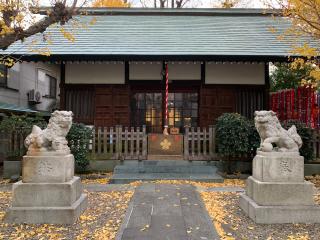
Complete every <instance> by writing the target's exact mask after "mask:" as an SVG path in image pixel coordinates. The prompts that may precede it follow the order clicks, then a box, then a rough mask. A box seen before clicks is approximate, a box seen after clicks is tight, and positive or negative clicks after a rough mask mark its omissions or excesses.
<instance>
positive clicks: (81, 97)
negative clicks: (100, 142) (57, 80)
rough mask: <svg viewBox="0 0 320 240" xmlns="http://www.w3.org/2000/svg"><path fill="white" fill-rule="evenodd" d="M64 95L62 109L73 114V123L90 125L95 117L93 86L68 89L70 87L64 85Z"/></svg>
mask: <svg viewBox="0 0 320 240" xmlns="http://www.w3.org/2000/svg"><path fill="white" fill-rule="evenodd" d="M64 95H65V99H64V105H65V108H64V109H66V110H68V111H72V112H73V115H74V116H73V121H74V122H81V123H84V124H88V125H92V124H93V122H94V116H95V114H94V109H95V107H94V106H95V97H94V95H95V93H94V88H93V86H86V87H83V86H72V87H70V85H66V87H65V89H64Z"/></svg>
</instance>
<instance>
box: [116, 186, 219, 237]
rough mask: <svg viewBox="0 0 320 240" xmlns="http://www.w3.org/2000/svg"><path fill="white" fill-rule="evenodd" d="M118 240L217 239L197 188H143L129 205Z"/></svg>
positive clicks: (135, 194) (140, 187) (137, 190)
mask: <svg viewBox="0 0 320 240" xmlns="http://www.w3.org/2000/svg"><path fill="white" fill-rule="evenodd" d="M116 239H117V240H215V239H219V237H218V234H217V232H216V231H215V229H214V227H213V225H212V223H211V219H210V217H209V215H208V213H207V211H206V210H205V207H204V205H203V203H202V200H201V198H200V196H199V193H198V192H197V191H196V188H195V187H193V186H190V185H166V184H144V185H142V186H139V187H138V188H137V189H136V191H135V193H134V196H133V198H132V200H131V202H130V204H129V207H128V210H127V214H126V217H125V220H124V221H123V224H122V226H121V228H120V230H119V232H118V235H117V238H116Z"/></svg>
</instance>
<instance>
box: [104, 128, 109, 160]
mask: <svg viewBox="0 0 320 240" xmlns="http://www.w3.org/2000/svg"><path fill="white" fill-rule="evenodd" d="M103 153H104V154H107V153H108V128H107V127H104V128H103Z"/></svg>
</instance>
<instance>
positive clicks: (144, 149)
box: [142, 125, 148, 159]
mask: <svg viewBox="0 0 320 240" xmlns="http://www.w3.org/2000/svg"><path fill="white" fill-rule="evenodd" d="M147 144H148V142H147V131H146V126H145V125H143V126H142V157H143V159H147Z"/></svg>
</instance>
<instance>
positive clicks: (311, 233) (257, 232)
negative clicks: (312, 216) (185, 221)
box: [201, 192, 320, 240]
mask: <svg viewBox="0 0 320 240" xmlns="http://www.w3.org/2000/svg"><path fill="white" fill-rule="evenodd" d="M201 196H202V198H203V200H204V202H205V205H206V208H207V210H208V212H209V215H210V216H211V218H212V219H215V221H214V225H215V227H216V229H217V231H218V233H219V235H220V237H221V239H225V240H232V239H235V240H238V239H241V240H246V239H247V240H252V239H259V240H278V239H281V240H319V239H320V224H272V225H266V224H255V223H254V222H253V221H252V220H251V219H250V218H248V217H247V216H245V215H244V213H243V212H242V210H241V209H240V208H239V207H238V206H239V193H234V192H229V193H225V192H224V193H223V192H201ZM319 196H320V195H318V196H317V197H318V204H320V201H319V200H320V197H319Z"/></svg>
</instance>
